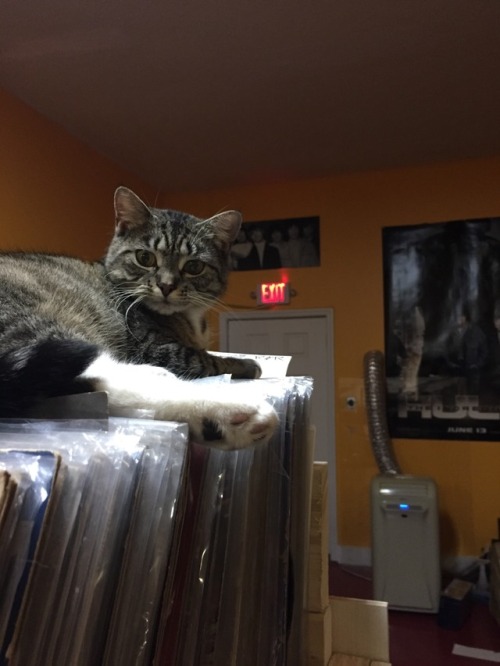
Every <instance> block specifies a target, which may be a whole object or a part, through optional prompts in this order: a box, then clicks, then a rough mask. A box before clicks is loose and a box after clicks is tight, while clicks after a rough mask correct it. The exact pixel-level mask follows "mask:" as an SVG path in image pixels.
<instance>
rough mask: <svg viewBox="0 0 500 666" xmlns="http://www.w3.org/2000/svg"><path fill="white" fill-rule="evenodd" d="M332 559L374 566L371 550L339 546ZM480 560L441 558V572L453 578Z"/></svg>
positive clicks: (454, 556) (463, 557)
mask: <svg viewBox="0 0 500 666" xmlns="http://www.w3.org/2000/svg"><path fill="white" fill-rule="evenodd" d="M331 559H332V560H334V561H335V562H338V563H339V564H344V565H350V566H357V567H370V566H371V564H372V551H371V548H362V547H359V546H337V548H336V552H335V553H333V555H331ZM477 560H478V558H477V557H474V556H472V555H453V556H447V557H442V558H441V570H442V571H445V572H446V573H447V574H450V575H452V576H458V575H460V574H462V573H463V572H464V571H465V570H466V569H468V568H469V567H470V566H471V565H472V564H474V562H476V561H477Z"/></svg>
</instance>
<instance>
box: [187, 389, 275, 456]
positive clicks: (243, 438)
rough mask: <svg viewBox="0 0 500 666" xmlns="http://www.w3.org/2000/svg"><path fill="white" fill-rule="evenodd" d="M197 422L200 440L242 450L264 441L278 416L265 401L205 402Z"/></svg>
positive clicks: (271, 430) (270, 432)
mask: <svg viewBox="0 0 500 666" xmlns="http://www.w3.org/2000/svg"><path fill="white" fill-rule="evenodd" d="M206 407H207V409H206V413H205V415H204V417H203V419H202V422H201V432H200V433H199V434H200V435H201V439H202V441H203V442H206V443H208V444H212V445H215V446H217V447H218V448H223V449H243V448H245V447H247V446H250V445H251V444H256V443H265V442H268V441H269V439H270V438H271V436H272V434H273V433H274V431H275V429H276V427H277V425H278V416H277V414H276V412H275V411H274V409H273V408H272V407H271V405H270V404H268V403H267V402H266V401H265V400H261V401H259V402H257V403H253V404H250V403H243V402H237V403H234V402H233V403H225V404H220V403H219V404H217V403H209V404H207V405H206Z"/></svg>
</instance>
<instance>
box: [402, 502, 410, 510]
mask: <svg viewBox="0 0 500 666" xmlns="http://www.w3.org/2000/svg"><path fill="white" fill-rule="evenodd" d="M399 508H400V509H403V511H406V510H407V509H409V508H410V505H409V504H400V505H399Z"/></svg>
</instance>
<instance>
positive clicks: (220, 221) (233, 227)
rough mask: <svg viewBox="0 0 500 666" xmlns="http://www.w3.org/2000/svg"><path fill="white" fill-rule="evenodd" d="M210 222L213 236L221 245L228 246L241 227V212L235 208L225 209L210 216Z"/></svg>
mask: <svg viewBox="0 0 500 666" xmlns="http://www.w3.org/2000/svg"><path fill="white" fill-rule="evenodd" d="M207 222H210V224H211V225H212V228H213V230H214V233H215V237H216V238H217V239H218V240H219V241H220V242H221V244H222V245H224V246H225V247H227V248H229V246H230V245H231V244H232V243H233V241H234V240H235V239H236V236H237V235H238V231H239V230H240V227H241V222H242V218H241V213H238V211H236V210H227V211H224V212H223V213H218V214H217V215H214V216H213V217H211V218H210V219H209V220H207Z"/></svg>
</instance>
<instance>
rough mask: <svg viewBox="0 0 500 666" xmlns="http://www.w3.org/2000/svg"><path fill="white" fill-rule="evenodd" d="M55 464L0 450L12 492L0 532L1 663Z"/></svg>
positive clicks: (44, 457)
mask: <svg viewBox="0 0 500 666" xmlns="http://www.w3.org/2000/svg"><path fill="white" fill-rule="evenodd" d="M58 464H59V459H58V456H57V455H54V454H52V453H48V452H44V453H35V452H20V451H19V452H18V451H2V450H0V469H2V470H3V471H4V472H8V474H9V477H10V486H11V490H12V494H11V498H10V501H9V504H8V506H6V507H5V515H4V519H3V520H2V526H1V530H0V589H1V590H2V594H1V596H0V646H1V659H2V660H3V659H4V658H5V652H6V649H7V647H8V644H9V642H10V640H11V638H12V634H13V632H14V627H15V624H16V621H17V617H18V614H19V608H20V605H21V600H22V597H23V594H24V590H25V587H26V582H27V580H28V576H29V572H30V567H31V563H32V562H33V557H34V551H35V544H36V542H37V539H38V534H39V532H40V529H41V525H42V523H43V519H44V514H45V511H46V507H47V501H48V498H49V495H50V493H51V489H52V485H53V481H54V478H55V475H56V473H57V467H58ZM6 490H7V489H6Z"/></svg>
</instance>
